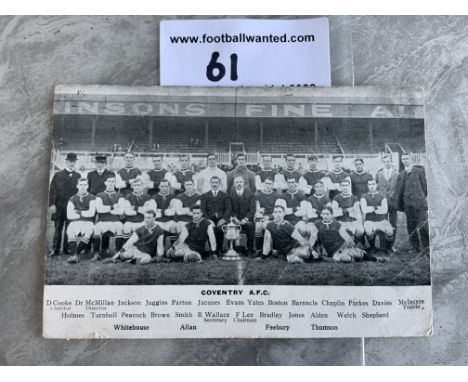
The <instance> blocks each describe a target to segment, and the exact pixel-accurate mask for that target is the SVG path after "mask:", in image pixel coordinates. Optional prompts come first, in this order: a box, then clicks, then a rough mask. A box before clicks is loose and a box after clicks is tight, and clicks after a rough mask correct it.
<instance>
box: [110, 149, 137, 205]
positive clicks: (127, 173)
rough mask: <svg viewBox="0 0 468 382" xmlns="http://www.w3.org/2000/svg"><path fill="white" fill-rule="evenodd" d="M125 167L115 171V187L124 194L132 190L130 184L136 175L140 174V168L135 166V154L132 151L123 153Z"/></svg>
mask: <svg viewBox="0 0 468 382" xmlns="http://www.w3.org/2000/svg"><path fill="white" fill-rule="evenodd" d="M124 160H125V167H124V168H121V169H120V170H119V171H117V176H118V177H117V180H116V188H117V189H118V190H119V192H120V193H121V194H122V195H123V196H126V195H127V194H129V193H130V192H132V184H133V182H134V181H135V179H136V178H137V176H138V175H141V170H140V169H139V168H138V167H135V165H134V163H135V155H134V154H133V153H132V152H127V153H125V155H124Z"/></svg>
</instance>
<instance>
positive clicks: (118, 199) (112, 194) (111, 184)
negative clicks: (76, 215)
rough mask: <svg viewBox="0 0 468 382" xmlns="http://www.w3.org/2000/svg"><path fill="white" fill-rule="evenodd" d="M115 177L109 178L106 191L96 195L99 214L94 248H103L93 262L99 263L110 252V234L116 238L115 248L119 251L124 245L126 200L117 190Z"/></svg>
mask: <svg viewBox="0 0 468 382" xmlns="http://www.w3.org/2000/svg"><path fill="white" fill-rule="evenodd" d="M115 181H116V179H115V177H114V176H110V177H109V178H107V180H106V182H105V184H106V190H105V191H104V192H100V193H99V194H97V195H96V211H97V213H98V216H97V223H96V225H95V226H94V238H93V241H95V243H94V248H95V251H96V249H97V248H99V247H100V248H101V251H100V252H99V253H95V255H94V257H93V259H92V260H93V261H98V260H100V259H101V257H102V256H103V255H106V254H107V251H108V250H109V234H113V235H114V236H115V248H116V250H117V251H120V249H122V245H123V223H122V219H123V217H124V213H125V205H126V202H125V198H124V196H123V195H122V194H121V193H120V192H117V191H116V190H115Z"/></svg>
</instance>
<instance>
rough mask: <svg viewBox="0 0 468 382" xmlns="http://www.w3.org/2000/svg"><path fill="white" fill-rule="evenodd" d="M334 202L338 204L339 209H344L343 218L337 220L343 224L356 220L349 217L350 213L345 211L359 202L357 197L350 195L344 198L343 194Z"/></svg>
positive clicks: (335, 198)
mask: <svg viewBox="0 0 468 382" xmlns="http://www.w3.org/2000/svg"><path fill="white" fill-rule="evenodd" d="M333 201H334V202H336V203H337V204H338V207H340V208H342V209H343V216H339V217H337V218H336V220H338V221H341V222H352V221H355V220H356V219H355V218H353V217H352V216H349V212H348V211H345V208H352V207H354V204H355V203H356V202H359V199H358V198H357V197H356V196H355V195H353V194H350V195H348V196H344V195H343V194H338V195H336V196H335V197H334V198H333Z"/></svg>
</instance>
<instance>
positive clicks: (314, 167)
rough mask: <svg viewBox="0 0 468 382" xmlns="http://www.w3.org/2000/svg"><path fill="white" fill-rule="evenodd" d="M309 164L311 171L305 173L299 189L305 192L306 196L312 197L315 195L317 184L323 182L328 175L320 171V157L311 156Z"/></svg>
mask: <svg viewBox="0 0 468 382" xmlns="http://www.w3.org/2000/svg"><path fill="white" fill-rule="evenodd" d="M308 162H309V169H308V170H307V171H305V172H304V174H302V176H301V178H300V179H299V189H301V190H303V191H304V193H305V194H306V195H312V194H313V193H314V187H315V184H316V183H317V182H320V181H322V179H323V178H324V177H326V176H327V174H326V172H325V171H321V170H319V169H318V157H317V156H316V155H311V156H309V157H308ZM322 186H323V182H322Z"/></svg>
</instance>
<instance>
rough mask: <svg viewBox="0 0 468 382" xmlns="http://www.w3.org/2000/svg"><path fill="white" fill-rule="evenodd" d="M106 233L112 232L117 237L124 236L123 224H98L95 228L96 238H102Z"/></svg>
mask: <svg viewBox="0 0 468 382" xmlns="http://www.w3.org/2000/svg"><path fill="white" fill-rule="evenodd" d="M106 232H111V233H113V234H114V235H116V236H120V235H122V233H123V224H122V222H97V223H96V225H95V226H94V234H95V235H96V236H101V235H104V234H105V233H106Z"/></svg>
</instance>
